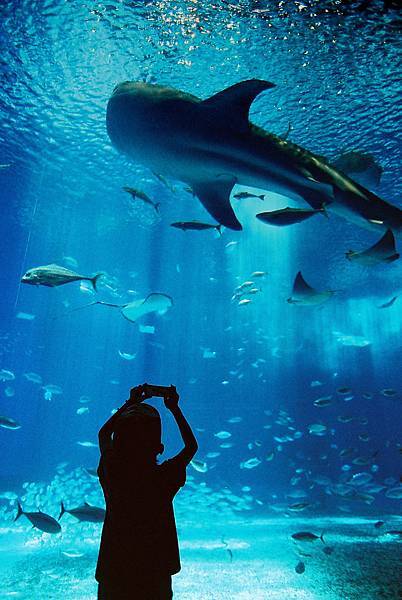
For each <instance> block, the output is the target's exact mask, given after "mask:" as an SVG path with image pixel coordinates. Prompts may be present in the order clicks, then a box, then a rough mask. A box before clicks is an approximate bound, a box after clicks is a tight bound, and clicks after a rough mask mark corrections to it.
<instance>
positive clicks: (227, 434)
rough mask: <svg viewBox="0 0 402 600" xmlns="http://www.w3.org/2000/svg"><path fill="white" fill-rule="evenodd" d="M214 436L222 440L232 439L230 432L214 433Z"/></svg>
mask: <svg viewBox="0 0 402 600" xmlns="http://www.w3.org/2000/svg"><path fill="white" fill-rule="evenodd" d="M214 436H215V437H217V438H219V439H220V440H227V439H228V438H230V437H232V434H231V433H230V432H229V431H219V432H218V433H214Z"/></svg>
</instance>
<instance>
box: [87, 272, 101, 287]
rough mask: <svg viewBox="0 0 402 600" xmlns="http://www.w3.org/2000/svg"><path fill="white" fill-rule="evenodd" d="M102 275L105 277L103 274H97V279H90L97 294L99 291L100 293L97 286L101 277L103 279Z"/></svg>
mask: <svg viewBox="0 0 402 600" xmlns="http://www.w3.org/2000/svg"><path fill="white" fill-rule="evenodd" d="M102 275H103V273H97V274H96V275H95V277H91V278H90V282H91V283H92V287H93V288H94V290H95V292H97V291H98V290H97V287H96V284H97V282H98V279H99V277H102Z"/></svg>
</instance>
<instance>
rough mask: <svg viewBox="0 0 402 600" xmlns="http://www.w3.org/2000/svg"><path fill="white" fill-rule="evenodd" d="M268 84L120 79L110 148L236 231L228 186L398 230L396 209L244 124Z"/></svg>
mask: <svg viewBox="0 0 402 600" xmlns="http://www.w3.org/2000/svg"><path fill="white" fill-rule="evenodd" d="M272 87H274V84H273V83H269V82H267V81H260V80H258V79H251V80H249V81H243V82H240V83H237V84H235V85H233V86H231V87H229V88H227V89H226V90H223V91H221V92H218V93H217V94H215V95H214V96H212V97H211V98H207V99H206V100H201V99H200V98H197V97H196V96H192V95H191V94H187V93H185V92H181V91H179V90H176V89H173V88H168V87H163V86H160V85H153V84H147V83H142V82H141V83H137V82H132V81H126V82H123V83H120V84H119V85H117V86H116V87H115V89H114V91H113V94H112V96H111V98H110V100H109V103H108V106H107V117H106V123H107V131H108V134H109V137H110V139H111V141H112V143H113V144H114V145H115V146H116V148H117V149H118V150H119V151H120V152H123V153H125V154H128V155H129V156H130V157H131V158H133V159H134V160H135V161H137V162H139V163H142V164H144V165H146V166H147V167H149V168H150V169H151V170H152V171H153V172H156V173H161V174H162V175H165V176H171V177H174V178H175V179H179V180H181V181H183V182H186V183H187V184H188V185H190V187H191V188H192V190H193V192H194V194H196V195H197V196H198V198H199V199H200V201H201V202H202V204H203V205H204V207H205V208H206V209H207V211H208V212H209V213H210V214H211V215H212V216H213V217H214V218H215V219H216V220H217V221H218V222H219V223H221V224H222V225H224V226H225V227H229V228H231V229H242V226H241V224H240V223H239V221H238V219H237V217H236V215H235V213H234V211H233V209H232V207H231V204H230V194H231V191H232V188H233V186H234V185H235V184H240V185H243V186H246V187H257V188H260V189H263V190H267V191H272V192H276V193H278V194H281V195H283V196H285V197H287V198H290V199H295V200H299V201H300V200H303V201H306V202H307V203H308V204H309V205H310V206H311V207H312V208H314V209H321V208H322V207H323V206H324V205H325V208H326V210H327V211H328V212H329V213H331V212H334V213H336V214H338V215H340V216H342V217H344V218H345V219H347V220H348V221H351V222H354V223H356V224H358V225H360V226H363V227H366V228H370V229H377V230H386V229H392V230H393V231H394V232H395V233H397V234H399V235H400V234H401V233H402V211H401V210H400V209H399V208H397V207H395V206H392V205H391V204H389V203H388V202H386V201H385V200H382V199H381V198H379V197H378V196H376V195H375V194H374V193H372V192H370V191H369V190H367V189H365V188H364V187H363V186H361V185H360V184H359V183H357V182H355V181H353V180H352V179H351V178H349V177H348V176H347V175H346V174H344V173H342V172H341V171H339V170H337V169H336V168H335V167H334V166H331V165H330V164H329V163H328V162H327V161H326V160H325V159H324V158H322V157H319V156H316V155H314V154H312V153H311V152H309V151H308V150H305V149H304V148H301V147H300V146H296V145H295V144H292V143H291V142H289V141H287V140H283V139H281V138H280V137H278V136H276V135H274V134H272V133H268V132H267V131H265V130H264V129H262V128H260V127H257V126H255V125H253V124H252V123H250V121H249V119H248V113H249V109H250V105H251V104H252V102H253V100H254V99H255V97H256V96H258V94H260V93H261V92H263V91H264V90H268V89H269V88H272Z"/></svg>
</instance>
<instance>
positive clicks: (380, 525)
mask: <svg viewBox="0 0 402 600" xmlns="http://www.w3.org/2000/svg"><path fill="white" fill-rule="evenodd" d="M383 525H385V521H376V522H375V523H374V527H375V528H376V529H379V528H380V527H382V526H383Z"/></svg>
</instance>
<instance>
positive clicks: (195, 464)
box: [190, 458, 208, 473]
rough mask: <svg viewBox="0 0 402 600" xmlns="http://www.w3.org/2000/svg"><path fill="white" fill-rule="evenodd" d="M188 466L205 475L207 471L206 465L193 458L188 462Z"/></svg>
mask: <svg viewBox="0 0 402 600" xmlns="http://www.w3.org/2000/svg"><path fill="white" fill-rule="evenodd" d="M190 465H191V466H192V467H193V469H195V470H196V471H198V472H199V473H206V472H207V471H208V465H207V463H206V462H204V461H202V460H196V459H194V458H193V460H190Z"/></svg>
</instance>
